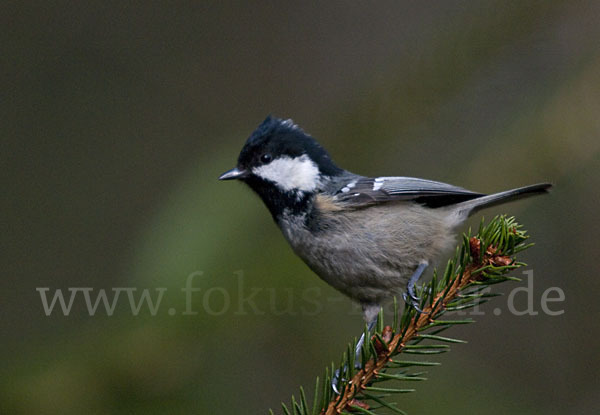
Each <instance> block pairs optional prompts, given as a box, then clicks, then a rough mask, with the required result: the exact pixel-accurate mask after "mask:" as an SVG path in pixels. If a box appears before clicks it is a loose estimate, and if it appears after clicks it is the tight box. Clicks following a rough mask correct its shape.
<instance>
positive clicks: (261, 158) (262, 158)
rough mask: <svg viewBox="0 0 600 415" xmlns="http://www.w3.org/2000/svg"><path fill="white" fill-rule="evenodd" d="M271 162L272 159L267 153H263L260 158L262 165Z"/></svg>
mask: <svg viewBox="0 0 600 415" xmlns="http://www.w3.org/2000/svg"><path fill="white" fill-rule="evenodd" d="M271 160H272V157H271V155H270V154H269V153H265V154H263V155H262V156H260V161H262V162H263V163H268V162H270V161H271Z"/></svg>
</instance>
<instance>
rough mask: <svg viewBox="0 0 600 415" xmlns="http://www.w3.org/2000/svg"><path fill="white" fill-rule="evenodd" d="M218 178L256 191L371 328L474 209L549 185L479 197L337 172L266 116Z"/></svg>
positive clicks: (311, 144)
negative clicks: (356, 304)
mask: <svg viewBox="0 0 600 415" xmlns="http://www.w3.org/2000/svg"><path fill="white" fill-rule="evenodd" d="M219 179H220V180H232V179H237V180H241V181H243V182H245V183H246V184H247V185H248V186H250V188H252V190H254V191H255V192H256V193H257V194H258V195H259V196H260V198H261V199H262V200H263V202H264V203H265V204H266V206H267V208H268V209H269V211H270V212H271V215H272V216H273V219H274V220H275V222H276V223H277V225H278V226H279V228H280V229H281V231H282V232H283V235H284V236H285V238H286V239H287V241H288V242H289V243H290V245H291V247H292V249H293V250H294V252H295V253H296V254H297V255H298V256H299V257H300V258H302V259H303V260H304V262H305V263H306V264H307V265H308V266H309V267H310V268H311V269H312V270H313V271H314V272H315V273H316V274H317V275H318V276H319V277H321V278H322V279H323V280H325V281H326V282H327V283H328V284H330V285H331V286H333V287H334V288H336V289H337V290H339V291H341V292H342V293H344V294H346V295H347V296H349V297H350V298H352V299H353V300H355V301H358V302H360V304H361V305H362V308H363V311H364V317H365V320H366V321H367V322H368V323H372V322H373V321H374V319H375V318H376V316H377V313H378V310H379V308H380V305H381V304H382V302H383V301H384V300H385V299H386V298H389V297H391V296H393V295H396V294H399V293H402V292H403V291H404V289H405V287H406V293H407V297H408V301H409V302H410V303H412V304H413V306H415V307H416V306H417V300H418V299H417V298H416V296H415V291H414V287H415V283H416V282H417V280H418V279H419V277H420V276H421V274H422V273H423V271H424V270H425V268H426V267H427V266H428V265H429V264H431V263H432V262H434V261H435V260H436V258H438V257H440V255H441V254H443V253H444V252H445V251H447V250H449V248H451V247H452V246H453V245H454V242H455V228H456V227H457V226H458V225H460V224H461V223H462V222H463V221H465V220H466V219H467V217H468V216H469V215H471V214H472V213H474V212H476V211H477V210H479V209H481V208H484V207H488V206H492V205H496V204H499V203H505V202H508V201H511V200H514V199H518V198H522V197H526V196H531V195H535V194H540V193H545V192H547V191H548V189H549V188H550V187H551V185H550V184H548V183H541V184H535V185H531V186H526V187H521V188H518V189H512V190H507V191H504V192H500V193H496V194H492V195H485V194H482V193H477V192H472V191H470V190H466V189H463V188H461V187H457V186H452V185H449V184H445V183H440V182H435V181H431V180H425V179H418V178H412V177H375V178H371V177H364V176H359V175H357V174H354V173H351V172H349V171H347V170H344V169H342V168H340V167H338V166H337V165H336V164H335V163H334V162H333V160H332V159H331V157H330V156H329V154H328V153H327V151H325V149H324V148H323V147H321V146H320V145H319V143H317V141H316V140H315V139H314V138H312V137H311V136H310V135H308V134H307V133H305V132H304V131H303V130H302V129H301V128H300V127H298V126H297V125H295V124H294V123H293V121H292V120H281V119H278V118H275V117H271V116H269V117H267V119H265V120H264V121H263V122H262V124H260V126H259V127H258V128H257V129H256V130H255V131H254V132H253V133H252V134H251V135H250V137H249V138H248V140H247V141H246V144H245V145H244V147H243V148H242V151H241V153H240V155H239V158H238V161H237V166H236V167H235V168H234V169H232V170H229V171H228V172H226V173H223V174H222V175H221V176H220V177H219Z"/></svg>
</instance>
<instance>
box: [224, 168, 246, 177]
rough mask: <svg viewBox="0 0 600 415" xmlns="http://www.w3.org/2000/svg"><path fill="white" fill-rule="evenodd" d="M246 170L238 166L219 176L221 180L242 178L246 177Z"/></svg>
mask: <svg viewBox="0 0 600 415" xmlns="http://www.w3.org/2000/svg"><path fill="white" fill-rule="evenodd" d="M246 174H247V172H246V170H240V169H238V168H237V167H235V168H233V169H231V170H229V171H226V172H225V173H223V174H222V175H220V176H219V180H235V179H242V178H244V177H246Z"/></svg>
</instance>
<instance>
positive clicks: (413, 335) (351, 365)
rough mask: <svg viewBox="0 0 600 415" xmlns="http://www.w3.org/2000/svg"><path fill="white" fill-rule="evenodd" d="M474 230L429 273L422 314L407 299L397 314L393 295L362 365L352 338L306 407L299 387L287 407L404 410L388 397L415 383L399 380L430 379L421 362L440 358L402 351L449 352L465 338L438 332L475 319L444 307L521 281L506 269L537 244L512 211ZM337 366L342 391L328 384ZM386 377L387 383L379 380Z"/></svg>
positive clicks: (300, 411)
mask: <svg viewBox="0 0 600 415" xmlns="http://www.w3.org/2000/svg"><path fill="white" fill-rule="evenodd" d="M470 233H471V232H470V231H469V234H465V235H463V240H462V244H460V245H459V246H458V247H457V249H456V252H455V254H454V257H453V258H451V259H450V260H449V261H448V264H447V266H446V268H445V270H444V273H443V274H442V275H438V273H437V271H435V270H434V273H433V278H432V280H431V281H430V282H429V283H427V284H425V285H424V286H423V287H422V288H421V289H420V291H419V297H420V298H421V304H420V308H421V309H422V310H423V312H422V313H419V312H417V311H416V310H415V309H414V308H413V307H408V306H406V307H405V308H404V311H403V313H402V315H399V313H398V304H397V302H396V300H395V299H394V316H393V317H394V320H393V323H392V325H391V326H389V325H388V326H384V320H383V311H380V313H379V316H378V319H377V325H376V328H375V332H374V333H373V334H372V335H371V337H370V339H369V340H367V341H365V343H364V345H363V347H362V350H361V353H360V354H361V356H360V362H359V363H360V366H359V367H360V368H357V365H356V364H355V363H356V362H355V361H354V360H355V355H354V349H355V347H356V339H355V340H354V342H353V343H350V344H349V345H348V348H347V351H346V352H345V353H344V355H343V356H342V359H341V361H340V363H339V365H337V366H336V365H334V364H332V366H331V367H330V368H327V369H326V372H325V376H324V378H323V382H322V384H321V386H319V383H320V382H319V378H317V382H316V386H315V392H314V399H313V402H312V405H310V406H309V404H308V402H307V399H306V395H305V393H304V390H303V389H302V388H301V389H300V399H298V400H297V399H296V398H295V397H292V404H291V409H288V407H287V406H286V405H285V404H283V403H282V407H283V411H284V413H285V414H288V415H309V414H310V415H318V414H325V415H337V414H348V413H353V414H356V413H362V414H369V415H373V414H376V413H378V412H375V411H379V410H380V409H381V410H384V411H387V412H388V413H389V412H392V413H398V414H404V413H405V412H404V411H402V410H400V409H399V408H397V407H396V404H395V403H393V402H390V400H389V398H390V396H391V395H396V394H402V393H409V392H413V391H414V390H415V389H414V388H412V387H401V388H399V387H397V386H396V384H397V383H398V382H402V385H404V384H408V385H409V386H411V385H412V384H413V383H415V382H419V381H424V380H426V378H425V377H424V376H423V375H424V374H425V372H423V371H422V368H423V367H430V366H437V365H439V363H437V362H432V361H430V360H427V359H424V360H413V359H410V358H408V357H406V358H398V357H399V355H404V356H411V355H417V356H418V355H420V357H421V358H426V357H430V356H432V355H436V354H440V353H445V352H447V351H449V350H450V345H451V344H456V343H464V341H463V340H459V339H455V338H451V337H445V336H441V335H440V333H441V332H442V331H444V330H446V329H448V328H449V327H452V326H454V325H458V324H469V323H472V322H473V320H471V319H458V320H443V319H441V317H442V316H443V315H444V314H445V313H447V312H452V311H459V310H466V309H469V308H472V307H475V306H477V305H479V304H482V303H485V302H487V301H488V300H489V298H490V297H494V296H497V295H499V294H492V293H489V292H486V289H487V288H488V287H489V286H491V285H493V284H497V283H501V282H504V281H508V280H513V281H515V280H516V281H519V279H518V278H514V277H510V276H508V275H507V273H508V272H509V271H511V270H514V269H516V268H519V267H522V266H524V265H525V264H524V263H522V262H517V261H516V259H515V257H516V254H518V253H519V252H521V251H523V250H524V249H527V248H529V247H530V246H532V245H533V244H527V243H526V241H527V239H528V236H527V235H526V232H525V231H524V230H522V229H521V225H519V224H518V223H517V222H516V221H515V219H514V218H513V217H510V218H507V217H506V216H497V217H495V218H494V219H492V221H491V222H490V223H489V224H487V225H484V222H483V220H482V222H481V225H480V227H479V231H478V233H477V235H475V236H470ZM365 331H366V329H365ZM411 357H413V356H411ZM415 357H416V356H415ZM336 367H337V371H338V375H337V389H338V390H339V391H340V394H339V395H338V394H335V393H334V392H333V390H332V388H331V381H332V378H334V377H335V376H334V374H335V372H336ZM417 370H421V371H417ZM382 383H385V384H384V385H383V386H382V385H381V384H382ZM392 383H393V384H392ZM390 384H392V386H390ZM271 413H272V411H271Z"/></svg>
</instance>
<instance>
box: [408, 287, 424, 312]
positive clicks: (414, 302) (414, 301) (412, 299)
mask: <svg viewBox="0 0 600 415" xmlns="http://www.w3.org/2000/svg"><path fill="white" fill-rule="evenodd" d="M402 298H404V301H405V302H406V303H407V304H408V305H409V306H411V307H412V308H414V309H415V311H416V312H417V313H421V314H426V313H425V312H424V311H423V310H421V306H420V305H419V303H420V302H421V299H420V298H419V297H417V296H416V295H414V293H410V292H409V293H404V294H402Z"/></svg>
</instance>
